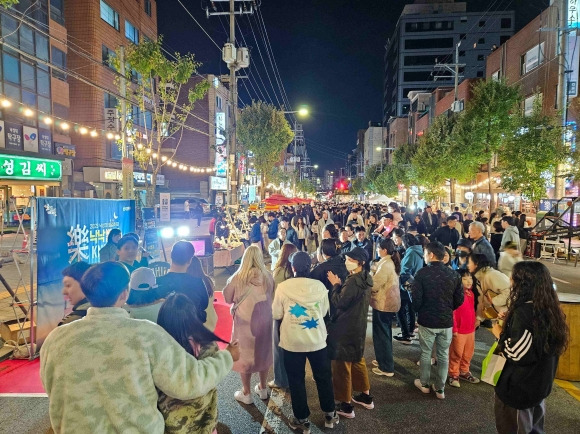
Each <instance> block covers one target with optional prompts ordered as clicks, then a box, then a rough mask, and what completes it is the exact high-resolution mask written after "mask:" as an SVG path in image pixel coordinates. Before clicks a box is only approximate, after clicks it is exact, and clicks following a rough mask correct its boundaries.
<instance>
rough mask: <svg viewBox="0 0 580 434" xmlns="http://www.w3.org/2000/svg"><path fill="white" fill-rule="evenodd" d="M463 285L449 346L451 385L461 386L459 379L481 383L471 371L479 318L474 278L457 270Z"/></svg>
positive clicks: (448, 379)
mask: <svg viewBox="0 0 580 434" xmlns="http://www.w3.org/2000/svg"><path fill="white" fill-rule="evenodd" d="M457 271H458V273H459V275H460V276H461V283H462V285H463V293H464V298H463V304H462V305H461V306H459V307H458V308H457V309H456V310H454V311H453V339H452V341H451V347H450V348H449V375H448V377H447V382H448V383H449V385H450V386H453V387H460V385H459V379H462V380H465V381H469V382H470V383H479V378H475V377H474V376H473V375H471V372H470V371H469V365H470V364H471V358H472V357H473V352H474V350H475V327H476V322H477V318H476V316H475V311H476V309H477V297H476V296H475V295H474V293H473V278H472V277H471V274H470V273H469V271H467V270H457Z"/></svg>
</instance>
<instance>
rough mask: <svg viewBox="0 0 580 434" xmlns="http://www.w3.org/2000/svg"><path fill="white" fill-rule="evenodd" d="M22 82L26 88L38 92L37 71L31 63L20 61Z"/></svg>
mask: <svg viewBox="0 0 580 434" xmlns="http://www.w3.org/2000/svg"><path fill="white" fill-rule="evenodd" d="M20 82H21V83H22V87H23V88H24V89H28V90H30V91H32V92H36V73H35V70H34V66H32V65H31V64H30V63H26V62H20ZM35 105H36V104H35Z"/></svg>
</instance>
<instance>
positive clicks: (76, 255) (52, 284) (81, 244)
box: [36, 197, 135, 346]
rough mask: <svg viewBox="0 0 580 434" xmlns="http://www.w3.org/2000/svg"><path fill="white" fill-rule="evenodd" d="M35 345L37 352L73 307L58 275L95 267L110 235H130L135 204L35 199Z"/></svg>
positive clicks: (132, 202) (118, 201) (130, 201)
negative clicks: (117, 232) (69, 269)
mask: <svg viewBox="0 0 580 434" xmlns="http://www.w3.org/2000/svg"><path fill="white" fill-rule="evenodd" d="M36 204H37V210H38V211H37V213H38V221H37V252H38V255H37V258H38V260H37V287H38V296H37V300H38V308H37V312H38V313H37V321H36V324H37V327H36V341H37V344H38V345H39V346H40V345H42V342H44V339H45V338H46V336H47V335H48V334H49V333H50V331H51V330H52V329H54V328H55V327H56V325H57V324H58V323H59V322H60V320H61V319H62V318H63V316H64V315H65V311H66V312H68V311H69V310H70V309H71V308H72V306H66V305H65V301H64V299H63V296H62V270H64V269H65V268H66V267H68V266H69V265H70V264H72V263H75V262H79V261H85V262H88V263H90V264H95V263H98V262H99V250H100V249H101V248H102V247H103V246H104V245H105V244H106V243H107V237H108V234H109V232H110V231H111V229H120V230H121V233H123V234H125V233H128V232H133V231H134V229H135V201H132V200H106V199H99V200H94V199H79V198H61V197H58V198H57V197H38V198H37V199H36Z"/></svg>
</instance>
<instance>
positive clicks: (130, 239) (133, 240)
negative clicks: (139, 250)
mask: <svg viewBox="0 0 580 434" xmlns="http://www.w3.org/2000/svg"><path fill="white" fill-rule="evenodd" d="M127 243H135V245H137V246H139V240H138V239H137V238H135V236H134V235H131V234H125V235H123V237H121V239H120V240H119V242H118V243H117V249H118V250H121V248H122V247H123V246H124V245H125V244H127Z"/></svg>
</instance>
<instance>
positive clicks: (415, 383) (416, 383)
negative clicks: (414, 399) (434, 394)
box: [413, 378, 431, 394]
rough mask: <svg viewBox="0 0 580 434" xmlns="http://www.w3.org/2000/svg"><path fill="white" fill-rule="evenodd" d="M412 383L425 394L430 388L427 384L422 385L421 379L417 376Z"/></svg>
mask: <svg viewBox="0 0 580 434" xmlns="http://www.w3.org/2000/svg"><path fill="white" fill-rule="evenodd" d="M413 384H414V385H415V387H416V388H417V389H419V390H420V391H421V392H423V393H425V394H427V393H429V392H430V391H431V389H429V387H428V386H423V385H422V384H421V380H420V379H418V378H417V379H415V381H414V382H413Z"/></svg>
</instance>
